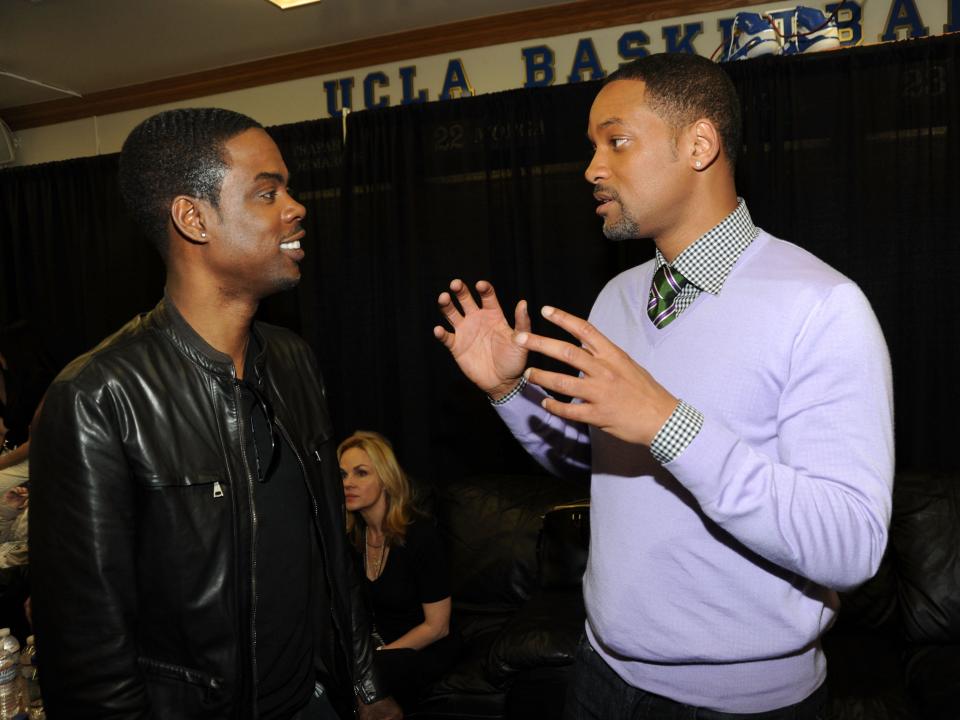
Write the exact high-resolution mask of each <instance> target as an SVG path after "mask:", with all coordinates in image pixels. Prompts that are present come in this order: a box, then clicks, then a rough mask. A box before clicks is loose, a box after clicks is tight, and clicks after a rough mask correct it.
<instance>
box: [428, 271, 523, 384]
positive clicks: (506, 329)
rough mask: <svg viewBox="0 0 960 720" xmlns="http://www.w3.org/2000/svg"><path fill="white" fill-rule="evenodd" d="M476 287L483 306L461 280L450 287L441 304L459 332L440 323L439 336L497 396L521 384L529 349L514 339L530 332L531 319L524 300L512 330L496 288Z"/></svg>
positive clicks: (460, 362) (474, 377)
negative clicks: (455, 301)
mask: <svg viewBox="0 0 960 720" xmlns="http://www.w3.org/2000/svg"><path fill="white" fill-rule="evenodd" d="M476 288H477V292H478V293H479V295H480V305H477V303H476V301H475V300H474V298H473V295H472V293H471V292H470V289H469V288H468V287H467V286H466V284H465V283H463V282H462V281H461V280H454V281H453V282H451V283H450V292H444V293H441V294H440V297H439V298H438V300H437V304H438V306H439V308H440V312H441V313H443V316H444V317H445V318H446V319H447V322H449V323H450V326H451V327H452V328H453V332H450V331H448V330H447V329H445V328H443V327H441V326H439V325H438V326H437V327H435V328H434V329H433V334H434V336H435V337H436V338H437V339H438V340H439V341H440V342H442V343H443V344H444V346H445V347H446V348H447V349H448V350H449V351H450V354H451V355H453V358H454V360H456V362H457V365H458V366H459V367H460V370H461V371H462V372H463V374H464V375H466V376H467V377H468V378H469V379H470V380H471V381H472V382H473V383H475V384H476V385H477V386H478V387H479V388H480V389H481V390H483V391H484V392H485V393H487V394H488V395H490V396H491V397H493V398H497V397H499V396H500V395H503V394H505V393H507V392H509V391H510V390H511V389H512V388H513V387H514V386H515V385H516V383H517V380H519V378H520V375H521V374H522V373H523V371H524V368H525V367H526V362H527V351H526V350H525V349H523V348H522V347H520V346H519V345H517V344H516V343H514V342H513V336H514V334H515V333H516V332H522V331H529V330H530V317H529V315H528V314H527V310H526V302H525V301H523V300H521V301H520V302H519V303H517V308H516V311H515V313H514V321H515V323H516V328H515V329H514V328H511V327H510V324H509V323H508V322H507V319H506V317H505V316H504V314H503V309H502V308H501V307H500V302H499V301H498V300H497V296H496V293H495V292H494V290H493V286H492V285H491V284H490V283H488V282H486V281H485V280H481V281H480V282H478V283H477V285H476ZM454 296H455V297H456V299H457V302H458V303H459V305H460V307H459V308H458V307H457V305H456V304H455V303H454V302H453V297H454Z"/></svg>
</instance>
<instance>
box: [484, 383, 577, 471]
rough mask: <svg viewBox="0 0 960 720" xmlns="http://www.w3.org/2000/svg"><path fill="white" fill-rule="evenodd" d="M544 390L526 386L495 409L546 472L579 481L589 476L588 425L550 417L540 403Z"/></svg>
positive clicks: (528, 384) (530, 385)
mask: <svg viewBox="0 0 960 720" xmlns="http://www.w3.org/2000/svg"><path fill="white" fill-rule="evenodd" d="M546 397H547V394H546V392H545V391H544V390H543V388H541V387H539V386H538V385H534V384H532V383H527V384H526V385H525V386H524V388H523V391H522V392H521V393H520V394H519V395H517V396H516V397H514V398H513V399H512V400H510V401H509V402H507V403H504V404H503V405H497V406H495V407H496V410H497V413H498V414H499V415H500V419H501V420H503V421H504V423H505V424H506V426H507V428H508V429H509V430H510V432H512V433H513V436H514V437H515V438H516V439H517V441H518V442H519V443H520V444H521V445H522V446H523V448H524V449H525V450H526V451H527V452H528V453H530V455H531V456H532V457H533V459H534V460H536V461H537V462H538V463H540V465H542V466H543V467H544V469H546V470H547V471H548V472H550V473H552V474H554V475H558V476H560V477H564V478H570V479H573V480H581V479H584V478H585V477H589V475H590V433H589V431H588V429H587V426H586V425H584V424H582V423H574V422H570V421H568V420H565V419H563V418H560V417H557V416H556V415H551V414H550V413H548V412H547V411H546V410H544V409H543V407H542V406H541V403H542V402H543V400H544V398H546Z"/></svg>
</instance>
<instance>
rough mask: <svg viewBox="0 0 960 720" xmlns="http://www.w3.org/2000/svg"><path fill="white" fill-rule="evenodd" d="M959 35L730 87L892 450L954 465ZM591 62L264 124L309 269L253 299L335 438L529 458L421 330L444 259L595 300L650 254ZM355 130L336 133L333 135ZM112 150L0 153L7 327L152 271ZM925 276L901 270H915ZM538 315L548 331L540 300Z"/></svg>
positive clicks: (143, 300) (118, 293) (751, 165)
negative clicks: (602, 185)
mask: <svg viewBox="0 0 960 720" xmlns="http://www.w3.org/2000/svg"><path fill="white" fill-rule="evenodd" d="M958 48H960V39H958V38H956V37H943V38H934V39H928V40H923V41H911V42H905V43H895V44H888V45H878V46H873V47H867V48H856V49H851V50H843V51H837V52H830V53H822V54H817V55H810V56H800V57H794V58H763V59H760V60H756V61H746V62H742V63H736V64H733V65H728V66H725V67H727V69H728V71H729V72H730V75H731V76H732V77H733V79H734V82H735V84H736V85H737V87H738V90H739V92H740V95H741V101H742V104H743V108H744V124H745V138H744V139H745V142H744V151H743V154H742V157H741V159H740V163H739V166H738V173H737V179H738V186H739V189H740V192H741V194H742V195H744V196H745V197H746V199H747V201H748V203H749V205H750V209H751V212H752V213H753V215H754V219H755V220H756V221H757V222H758V224H760V225H761V226H762V227H764V228H765V229H767V230H769V231H771V232H773V233H774V234H776V235H779V236H780V237H783V238H786V239H789V240H791V241H793V242H795V243H797V244H798V245H801V246H803V247H806V248H808V249H810V250H811V251H813V252H814V253H815V254H817V255H819V256H820V257H822V258H824V259H825V260H826V261H827V262H829V263H831V264H832V265H834V266H835V267H837V268H838V269H840V270H841V271H842V272H844V273H846V274H847V275H849V276H850V277H852V278H853V279H854V280H856V281H857V282H858V283H859V284H860V285H861V287H863V289H864V291H865V292H866V293H867V295H868V297H870V299H871V301H872V303H873V305H874V307H875V309H876V311H877V315H878V316H879V318H880V321H881V324H882V325H883V328H884V331H885V333H886V336H887V341H888V343H889V345H890V351H891V356H892V359H893V363H894V377H895V392H896V401H897V452H898V465H899V467H900V468H901V469H912V470H932V469H956V468H957V466H958V462H957V459H956V458H955V457H954V454H953V453H952V452H951V451H950V442H951V440H952V431H953V421H952V418H953V415H954V414H955V408H956V406H957V404H958V402H960V397H958V395H960V390H958V384H957V383H956V382H955V381H953V378H952V374H953V369H954V368H955V367H956V366H957V365H958V363H957V358H956V353H957V350H956V349H955V346H956V344H955V342H954V341H953V338H954V337H956V336H957V329H958V327H957V325H958V320H957V314H958V313H957V309H958V308H957V300H956V298H955V293H953V292H951V290H952V287H951V286H950V284H949V281H950V279H951V276H952V275H955V274H956V272H957V270H958V269H960V261H958V252H957V250H956V248H955V244H954V242H953V239H954V238H953V235H954V234H955V233H954V232H952V230H953V228H954V226H955V223H954V222H953V216H954V211H955V207H956V204H957V201H958V200H960V197H958V195H957V185H956V181H955V180H954V179H953V177H952V175H951V174H950V173H948V172H947V168H948V167H950V166H951V165H953V166H956V164H957V161H958V160H960V150H958V143H957V133H958V132H960V109H958V108H960V89H958V83H957V68H958V64H957V53H958ZM597 89H598V84H597V83H579V84H573V85H563V86H557V87H551V88H543V89H536V90H517V91H510V92H504V93H497V94H492V95H485V96H481V97H477V98H465V99H461V100H454V101H449V102H444V103H429V104H417V105H408V106H403V107H397V108H386V109H382V110H374V111H365V112H358V113H356V114H352V115H350V116H349V117H348V121H347V123H346V124H345V125H344V124H343V123H342V122H341V121H340V120H339V119H332V120H322V121H313V122H306V123H298V124H294V125H287V126H282V127H277V128H271V129H270V132H271V134H272V135H273V136H274V138H275V139H276V140H277V143H278V145H279V146H280V148H281V150H282V152H283V154H284V157H285V158H286V161H287V163H288V165H289V166H290V169H291V173H292V182H293V186H294V188H295V190H297V191H298V194H299V197H300V198H301V200H302V201H303V202H304V204H305V205H306V206H307V208H308V217H307V221H306V227H307V232H308V235H307V238H306V240H305V249H306V253H307V256H306V259H305V261H304V265H303V278H304V279H303V281H302V283H301V285H300V286H299V287H298V288H297V290H296V291H295V292H293V293H287V294H284V295H280V296H277V297H274V298H271V299H270V300H268V301H267V302H265V303H264V305H263V307H262V309H261V313H260V314H261V316H262V317H263V318H264V319H267V320H270V321H273V322H278V323H280V324H284V325H287V326H289V327H291V328H293V329H294V330H297V331H298V332H300V333H301V334H303V336H304V337H305V338H306V339H307V340H308V342H310V344H311V345H312V346H313V347H314V349H315V351H316V353H317V357H318V359H319V362H320V366H321V369H322V370H323V372H324V374H325V376H326V378H327V384H328V387H329V394H330V400H331V405H332V410H333V413H334V423H335V427H336V430H337V432H338V434H339V436H340V437H343V436H345V435H346V434H347V433H349V432H351V431H352V430H355V429H358V428H365V429H375V430H380V431H382V432H384V433H385V434H386V435H387V436H389V437H391V438H392V439H393V440H394V442H395V444H396V446H397V448H398V452H399V454H400V458H401V461H402V462H403V463H404V464H405V465H406V466H407V467H408V469H410V470H411V471H413V473H414V474H415V475H417V476H420V477H422V478H425V479H430V480H433V481H435V482H439V483H443V482H444V480H445V479H446V478H448V477H456V476H462V475H464V474H471V473H476V472H486V471H512V472H526V471H534V470H535V468H534V466H533V465H532V463H531V462H530V461H529V460H528V459H527V458H526V456H525V455H524V454H523V452H522V451H521V450H519V448H518V447H517V446H516V443H515V442H514V441H513V440H512V439H511V438H510V437H509V435H508V433H506V431H505V430H504V429H503V428H502V426H501V425H500V423H499V421H498V420H497V418H496V416H495V414H494V413H493V411H492V410H491V409H490V408H489V407H488V406H487V403H486V400H485V399H484V398H483V397H482V395H481V394H480V393H479V392H478V391H476V390H475V389H474V388H472V387H471V386H469V384H468V383H467V381H465V380H464V379H463V378H462V377H461V376H460V375H459V373H458V371H457V370H456V369H455V366H454V364H453V362H452V360H451V359H450V358H449V356H448V353H447V351H446V350H445V349H444V348H443V347H442V346H440V344H439V343H437V342H436V341H435V340H434V339H433V337H432V334H431V328H432V327H433V325H435V324H437V322H438V321H439V320H440V317H439V315H438V313H437V312H436V309H435V300H436V296H437V295H438V294H439V293H440V292H441V291H442V290H444V289H445V288H446V287H447V284H448V283H449V281H450V280H451V279H452V278H454V277H461V278H463V279H464V280H467V281H469V282H471V283H472V282H473V281H475V280H477V279H479V278H486V279H489V280H491V281H492V282H493V283H494V285H495V286H496V288H497V291H498V295H499V297H500V300H501V302H502V303H503V305H504V306H505V307H506V308H507V310H508V313H511V314H512V308H513V306H514V304H515V303H516V302H517V300H518V299H520V298H526V299H527V300H529V301H530V304H531V308H532V309H534V310H536V309H538V308H539V307H540V306H541V305H543V304H552V305H556V306H559V307H562V308H564V309H567V310H570V311H572V312H576V313H579V314H584V315H585V314H587V313H588V312H589V309H590V305H591V303H592V301H593V299H594V297H595V296H596V294H597V292H598V291H599V290H600V288H601V287H602V286H603V284H604V283H605V282H606V281H607V280H608V279H609V278H610V277H612V276H613V275H614V274H615V273H616V272H618V271H620V270H622V269H625V268H627V267H630V266H632V265H634V264H636V263H638V262H641V261H643V260H645V259H646V258H648V257H650V255H651V254H652V246H651V244H650V243H649V242H648V241H636V242H629V243H611V242H610V241H607V240H606V239H604V238H603V236H602V234H601V232H600V222H599V220H598V219H597V218H596V216H595V214H594V203H593V200H592V198H591V196H590V192H589V186H588V185H587V183H586V182H585V181H584V179H583V170H584V169H585V167H586V164H587V162H588V161H589V158H590V147H589V145H588V143H587V140H586V138H585V130H586V121H587V114H588V111H589V107H590V103H591V101H592V99H593V96H594V95H595V94H596V91H597ZM344 131H345V132H346V142H344V141H343V137H344ZM115 167H116V160H115V157H102V158H94V159H87V160H75V161H69V162H65V163H54V164H49V165H44V166H37V167H31V168H20V169H13V170H7V171H4V172H0V209H2V212H3V216H2V217H0V259H2V262H3V270H2V273H0V277H2V278H3V284H4V286H3V289H2V292H0V325H3V324H6V323H12V322H15V321H23V320H27V321H29V322H30V323H33V324H35V325H36V326H38V327H40V328H42V331H43V333H44V334H45V336H46V337H47V338H48V339H49V341H50V343H51V344H52V345H54V346H56V347H57V348H58V350H59V353H60V355H61V356H63V355H72V354H76V353H79V352H82V351H83V350H85V349H86V348H88V347H90V346H92V345H93V344H95V343H96V342H97V341H99V340H100V339H101V338H102V337H103V336H105V335H106V334H108V333H109V332H110V331H112V330H113V329H114V328H116V327H117V326H118V325H120V324H121V323H122V322H123V321H124V320H126V319H128V318H129V317H130V316H132V315H133V314H134V313H136V312H140V311H143V310H145V309H148V308H149V307H151V306H152V304H153V303H154V302H155V300H156V298H157V297H158V296H159V293H160V292H161V289H162V275H163V273H162V267H161V265H160V262H159V258H158V257H157V256H156V254H155V253H154V252H153V251H152V250H150V249H148V248H147V247H146V246H145V244H144V243H143V242H142V240H140V239H139V238H138V237H137V233H136V230H135V229H134V228H133V227H132V226H131V225H130V224H129V221H128V220H127V219H126V216H125V214H124V213H123V212H122V210H121V207H120V201H119V200H118V196H117V192H116V188H115V179H114V175H115ZM921 282H922V283H923V284H922V286H921V289H914V286H915V285H917V283H921ZM533 316H534V327H535V329H536V330H537V331H539V332H546V333H548V334H553V330H552V326H550V325H549V324H547V323H544V322H542V321H540V320H539V319H538V316H537V314H536V312H534V313H533Z"/></svg>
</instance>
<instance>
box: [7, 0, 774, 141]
mask: <svg viewBox="0 0 960 720" xmlns="http://www.w3.org/2000/svg"><path fill="white" fill-rule="evenodd" d="M760 2H763V0H746V1H744V0H639V1H638V0H605V1H604V2H600V1H598V0H579V2H571V3H566V4H563V5H555V6H552V7H545V8H535V9H533V10H523V11H520V12H513V13H506V14H503V15H494V16H492V17H487V18H479V19H476V20H467V21H464V22H458V23H451V24H448V25H438V26H436V27H432V28H424V29H420V30H411V31H408V32H402V33H396V34H394V35H384V36H380V37H378V38H377V39H376V43H372V42H371V41H370V40H369V39H368V40H358V41H354V42H348V43H343V44H341V45H332V46H328V47H324V48H318V49H315V50H307V51H304V52H298V53H291V54H289V55H281V56H278V57H274V58H270V59H268V60H258V61H256V62H249V63H242V64H240V65H231V66H229V67H224V68H218V69H216V70H205V71H203V72H197V73H191V74H189V75H181V76H178V77H174V78H167V79H165V80H157V81H154V82H148V83H143V84H141V85H131V86H128V87H123V88H116V89H113V90H104V91H101V92H95V93H90V94H89V95H86V96H84V97H82V98H64V99H62V100H50V101H47V102H42V103H34V104H31V105H21V106H19V107H11V108H3V109H0V117H2V118H3V119H4V120H5V121H6V123H7V125H9V126H10V127H11V128H12V129H13V130H22V129H25V128H32V127H39V126H42V125H52V124H54V123H59V122H65V121H68V120H76V119H79V118H85V117H92V116H94V115H107V114H109V113H115V112H123V111H126V110H134V109H136V108H141V107H149V106H152V105H162V104H165V103H170V102H176V101H180V100H189V99H191V98H196V97H202V96H205V95H213V94H216V93H223V92H229V91H232V90H242V89H245V88H251V87H257V86H260V85H269V84H271V83H276V82H282V81H285V80H295V79H298V78H304V77H313V76H316V75H326V74H329V73H334V72H340V71H343V70H353V69H356V68H360V67H365V66H370V65H381V64H385V63H390V62H397V61H400V60H408V59H414V58H420V57H426V56H429V55H439V54H442V53H450V52H456V51H460V50H469V49H472V48H477V47H487V46H490V45H498V44H501V43H511V42H520V41H523V40H531V39H534V38H549V37H553V36H556V35H565V34H568V33H574V32H583V31H588V30H597V29H602V28H607V27H616V26H618V25H628V24H631V23H641V22H649V21H652V20H661V19H664V18H673V17H680V16H683V15H697V14H702V13H707V12H714V11H717V10H726V9H728V8H733V7H744V6H746V5H755V4H758V3H760Z"/></svg>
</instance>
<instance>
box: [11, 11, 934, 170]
mask: <svg viewBox="0 0 960 720" xmlns="http://www.w3.org/2000/svg"><path fill="white" fill-rule="evenodd" d="M896 1H897V0H881V1H880V2H877V3H875V4H874V5H872V6H871V3H864V4H863V38H862V41H863V42H877V41H878V40H879V39H880V35H881V34H882V32H883V30H884V28H885V27H886V26H887V24H888V22H890V13H891V12H892V10H893V8H894V3H895V2H896ZM810 5H811V6H813V7H819V8H822V7H824V5H823V4H818V3H810ZM917 6H918V8H919V9H920V12H921V16H922V20H923V23H924V25H926V26H927V27H928V28H929V30H930V33H931V34H938V33H941V32H942V31H943V27H944V25H945V24H946V23H947V22H948V17H947V15H948V6H949V0H917ZM785 7H791V4H790V3H771V4H768V5H759V6H753V7H751V8H750V10H751V11H774V10H780V9H783V8H785ZM735 14H736V11H735V10H725V11H721V12H712V13H704V14H702V15H696V16H687V17H682V18H676V19H671V20H661V21H656V22H650V23H641V24H637V25H629V26H621V27H613V28H606V29H603V30H594V31H592V32H581V33H577V34H572V35H563V36H558V37H552V38H546V39H543V40H527V41H524V42H517V43H510V44H504V45H497V46H492V47H486V48H477V49H474V50H467V51H464V52H462V53H454V54H444V55H437V56H433V57H428V58H418V59H414V60H408V61H403V62H394V63H387V64H384V65H378V66H371V67H365V68H358V69H356V70H353V71H346V72H340V73H336V74H334V75H325V76H317V77H311V78H304V79H300V80H292V81H289V82H281V83H275V84H272V85H264V86H261V87H256V88H250V89H246V90H238V91H235V92H229V93H223V94H219V95H210V96H207V97H203V98H195V99H191V100H187V101H184V102H181V103H172V104H167V105H161V106H155V107H148V108H141V109H138V110H133V111H128V112H122V113H115V114H111V115H103V116H99V117H96V118H87V119H83V120H74V121H70V122H64V123H59V124H56V125H48V126H45V127H38V128H29V129H25V130H21V131H18V132H15V133H14V139H15V142H16V143H17V146H18V147H17V160H16V161H15V164H17V165H30V164H35V163H41V162H49V161H53V160H64V159H67V158H74V157H86V156H90V155H97V154H101V153H114V152H118V151H119V150H120V147H121V145H122V143H123V140H124V138H125V137H126V135H127V133H129V132H130V130H131V129H132V128H133V127H134V126H135V125H136V124H137V123H138V122H140V121H141V120H143V119H144V118H146V117H148V116H150V115H152V114H153V113H155V112H158V111H160V110H164V109H167V108H173V107H196V106H218V107H225V108H230V109H232V110H236V111H238V112H243V113H246V114H248V115H250V116H252V117H254V118H256V119H257V120H258V121H260V122H262V123H263V124H265V125H277V124H283V123H291V122H298V121H302V120H309V119H314V118H322V117H327V116H328V112H327V102H326V96H325V94H324V90H323V83H324V81H325V80H335V79H339V78H344V77H352V78H353V79H354V85H353V107H354V109H355V110H362V108H363V81H364V78H365V77H366V76H367V74H368V73H370V72H372V71H381V72H383V73H385V74H386V76H387V77H388V79H389V86H388V87H383V88H380V89H379V90H378V93H377V94H378V96H379V95H383V94H387V95H389V96H390V101H391V104H394V105H396V104H399V101H400V97H401V81H400V74H399V68H400V67H402V66H410V65H415V66H416V68H417V74H416V83H415V88H416V89H417V90H420V89H426V90H427V91H428V98H429V100H436V99H437V98H438V96H439V94H440V91H441V88H442V87H443V82H444V77H445V73H446V71H447V67H448V63H449V62H450V60H452V59H459V60H460V61H461V63H462V66H463V69H464V70H465V72H466V76H467V78H468V80H469V82H470V84H471V86H472V87H473V89H474V90H475V92H476V93H487V92H494V91H498V90H508V89H512V88H518V87H522V86H523V84H524V81H525V79H526V71H525V65H524V60H523V55H522V52H521V51H522V49H523V48H528V47H532V46H536V45H547V46H549V47H550V49H552V50H553V51H554V54H555V80H554V83H555V84H560V83H565V82H566V81H567V75H568V74H569V73H570V70H571V67H572V65H573V62H574V56H575V54H576V50H577V47H578V42H579V41H580V40H581V39H583V38H590V39H591V40H592V41H593V46H594V48H595V50H596V54H597V57H598V58H599V60H600V62H601V64H602V67H603V69H604V70H605V71H606V72H610V71H612V70H614V69H616V67H617V65H618V64H619V63H620V62H621V61H622V60H623V58H622V57H621V56H620V55H619V54H618V49H617V48H618V41H619V39H620V38H621V36H622V35H623V34H624V33H625V32H629V31H637V30H642V31H644V32H645V33H646V34H647V35H648V37H649V44H648V45H646V48H647V49H648V50H649V51H650V52H659V51H662V50H664V49H665V40H664V37H663V32H662V30H663V27H665V26H668V25H678V24H679V25H689V24H691V23H703V32H702V33H701V34H700V35H698V36H697V37H696V39H695V40H694V41H693V45H694V47H695V49H696V51H697V52H698V53H699V54H701V55H706V56H710V55H711V54H712V53H713V52H714V50H715V49H716V48H717V46H718V45H719V44H720V31H719V25H718V21H719V20H720V19H721V18H731V17H733V16H734V15H735ZM900 35H901V36H903V35H904V32H903V31H901V32H900ZM584 79H589V77H585V78H584Z"/></svg>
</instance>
